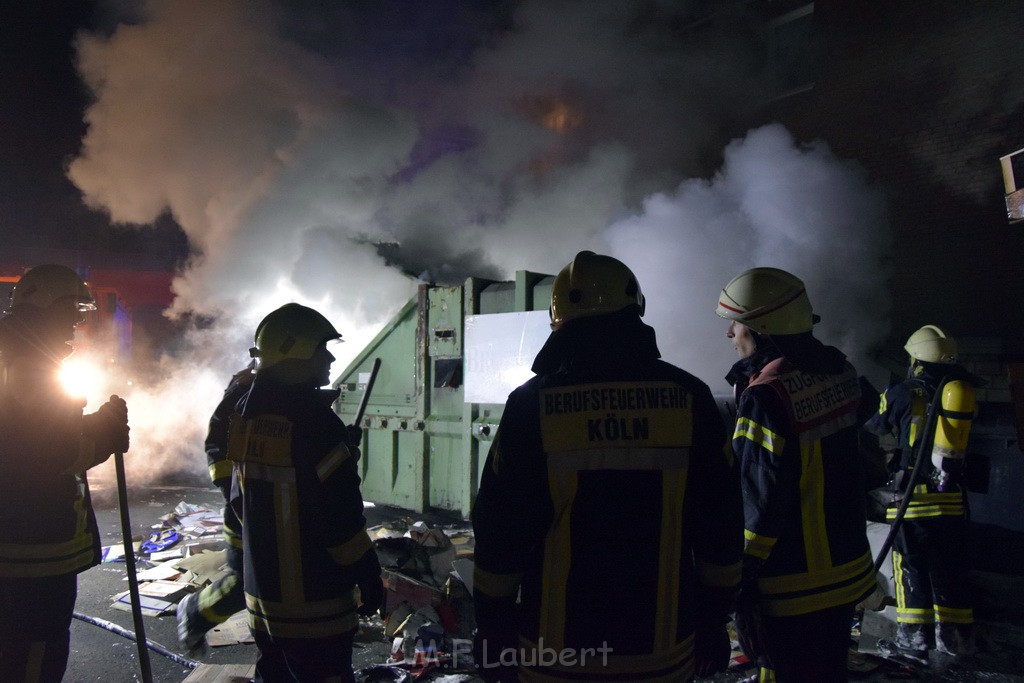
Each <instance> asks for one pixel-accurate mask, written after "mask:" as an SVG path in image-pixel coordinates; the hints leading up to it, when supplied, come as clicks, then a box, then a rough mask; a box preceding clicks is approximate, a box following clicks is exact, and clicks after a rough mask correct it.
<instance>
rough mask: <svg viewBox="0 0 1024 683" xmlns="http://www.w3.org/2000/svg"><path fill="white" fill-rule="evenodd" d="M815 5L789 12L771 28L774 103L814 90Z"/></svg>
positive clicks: (771, 24)
mask: <svg viewBox="0 0 1024 683" xmlns="http://www.w3.org/2000/svg"><path fill="white" fill-rule="evenodd" d="M813 46H814V4H813V3H810V4H807V5H804V6H803V7H800V8H799V9H795V10H793V11H792V12H788V13H786V14H784V15H782V16H780V17H778V18H776V19H774V20H772V21H771V22H769V24H768V60H769V66H770V76H771V81H772V94H771V98H772V99H779V98H782V97H789V96H790V95H795V94H797V93H800V92H804V91H807V90H810V89H811V88H813V87H814V59H813V58H814V49H813Z"/></svg>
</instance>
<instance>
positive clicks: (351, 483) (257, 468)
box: [228, 303, 384, 682]
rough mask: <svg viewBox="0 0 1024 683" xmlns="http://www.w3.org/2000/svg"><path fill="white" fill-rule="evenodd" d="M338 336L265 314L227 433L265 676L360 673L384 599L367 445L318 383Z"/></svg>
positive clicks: (310, 313) (259, 670)
mask: <svg viewBox="0 0 1024 683" xmlns="http://www.w3.org/2000/svg"><path fill="white" fill-rule="evenodd" d="M340 339H341V335H340V334H339V333H338V331H337V330H336V329H335V328H334V326H333V325H331V323H330V322H328V320H327V319H326V318H324V316H323V315H321V314H320V313H318V312H317V311H315V310H313V309H311V308H307V307H305V306H301V305H299V304H294V303H293V304H286V305H285V306H282V307H281V308H279V309H277V310H275V311H273V312H271V313H270V314H269V315H267V317H266V318H264V319H263V321H262V322H261V323H260V324H259V327H258V328H257V330H256V335H255V341H256V345H255V347H253V348H252V349H251V353H252V354H253V355H254V357H255V358H256V359H257V366H256V377H255V379H254V380H253V384H252V388H251V389H250V390H249V392H248V394H246V396H245V398H244V400H243V401H242V402H241V403H240V404H239V406H238V408H239V413H240V415H239V416H238V419H235V420H233V421H232V423H231V427H230V430H229V441H228V458H229V459H230V460H231V461H232V463H233V465H234V474H233V481H232V491H231V504H232V506H234V508H235V512H236V514H238V516H239V518H240V519H241V521H242V547H243V555H244V558H245V562H244V564H245V566H244V570H243V572H242V573H243V582H244V586H245V602H246V607H247V609H248V612H249V626H250V629H251V630H252V633H253V637H254V639H255V641H256V645H257V647H258V648H259V657H258V659H257V662H256V680H257V681H275V682H276V681H323V680H339V681H354V680H355V677H354V675H353V672H352V641H353V636H354V635H355V633H356V630H357V628H358V625H359V621H358V617H359V615H369V614H373V613H374V612H376V611H377V610H378V609H379V608H380V606H381V603H382V602H383V599H384V587H383V582H382V580H381V569H380V564H379V563H378V561H377V553H376V551H375V550H374V547H373V544H372V543H371V542H370V538H369V536H368V535H367V533H366V520H365V518H364V517H363V499H362V495H361V494H360V492H359V475H358V470H357V460H358V457H359V452H358V450H357V449H356V448H355V447H354V446H352V445H349V443H348V441H349V438H350V437H349V431H348V430H347V429H346V427H345V425H344V424H343V423H342V421H341V419H340V418H339V417H338V416H337V414H336V413H335V412H334V410H332V408H331V404H332V403H333V401H334V400H335V399H336V398H337V397H338V393H339V392H338V391H337V390H324V389H321V388H320V387H323V386H324V385H326V384H327V383H328V381H329V372H330V367H331V363H332V362H333V361H334V356H333V355H331V353H330V351H328V350H327V343H328V342H331V341H334V340H340ZM356 587H358V591H359V593H358V599H357V594H356V591H355V588H356Z"/></svg>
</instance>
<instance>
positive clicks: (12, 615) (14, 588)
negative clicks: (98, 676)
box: [0, 574, 78, 683]
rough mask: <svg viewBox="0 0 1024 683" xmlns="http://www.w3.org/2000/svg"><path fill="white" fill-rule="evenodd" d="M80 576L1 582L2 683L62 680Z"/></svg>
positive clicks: (49, 682) (62, 575)
mask: <svg viewBox="0 0 1024 683" xmlns="http://www.w3.org/2000/svg"><path fill="white" fill-rule="evenodd" d="M77 597H78V574H60V575H58V576H47V577H42V578H16V579H7V578H5V579H2V580H0V681H25V682H31V683H35V682H39V683H60V681H61V679H62V678H63V677H64V670H65V669H66V668H67V665H68V655H69V653H70V644H71V617H72V615H73V614H74V611H75V599H76V598H77Z"/></svg>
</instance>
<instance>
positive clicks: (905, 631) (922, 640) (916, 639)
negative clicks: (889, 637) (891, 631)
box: [896, 623, 934, 657]
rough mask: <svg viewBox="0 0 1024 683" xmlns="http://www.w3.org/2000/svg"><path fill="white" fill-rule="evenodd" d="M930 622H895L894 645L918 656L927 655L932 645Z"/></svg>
mask: <svg viewBox="0 0 1024 683" xmlns="http://www.w3.org/2000/svg"><path fill="white" fill-rule="evenodd" d="M933 631H934V630H933V628H932V625H931V624H903V623H901V624H897V625H896V647H898V648H899V649H901V650H903V651H905V652H908V653H913V654H916V655H918V656H922V657H927V656H928V650H930V649H931V648H932V647H933V641H932V637H933Z"/></svg>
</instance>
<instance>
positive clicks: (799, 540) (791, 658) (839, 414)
mask: <svg viewBox="0 0 1024 683" xmlns="http://www.w3.org/2000/svg"><path fill="white" fill-rule="evenodd" d="M717 313H718V315H719V316H721V317H723V318H725V319H727V320H729V321H730V322H729V326H730V330H732V331H733V334H737V331H738V332H739V334H744V335H745V334H748V333H750V332H752V333H753V335H756V336H755V337H754V338H755V339H756V340H757V349H759V351H757V353H754V351H753V350H751V351H750V353H751V355H748V356H747V357H746V358H741V360H740V361H739V362H738V363H737V365H736V366H734V370H735V372H736V373H737V374H738V375H740V376H743V377H744V378H745V379H744V381H745V382H746V383H747V385H746V389H745V390H743V392H742V394H740V396H739V398H738V403H737V407H736V411H737V413H736V425H735V431H734V432H733V449H734V451H735V453H736V457H737V460H738V461H739V469H740V478H741V481H742V486H743V503H744V510H745V519H746V521H745V527H746V529H745V532H744V533H745V537H746V546H745V548H744V553H743V578H742V584H741V588H740V595H739V598H738V602H737V612H736V628H737V632H738V635H739V639H740V644H741V645H742V646H743V649H744V651H745V652H746V653H747V655H748V656H750V657H751V659H754V660H756V661H758V663H759V664H760V666H761V671H760V677H761V680H777V681H799V682H801V683H803V682H806V681H816V682H821V683H827V682H830V681H844V682H845V681H846V680H847V672H846V657H847V650H848V647H849V642H850V622H851V619H852V617H853V613H854V608H855V606H856V604H857V603H858V602H859V601H860V600H862V599H863V598H865V597H866V596H867V595H869V594H870V593H871V592H872V591H873V589H874V587H875V573H874V570H873V566H872V558H871V552H870V548H869V546H868V540H867V533H866V518H865V496H864V483H863V481H864V472H863V459H862V458H861V457H860V455H859V453H858V450H857V431H858V428H859V425H861V424H862V423H863V421H864V420H866V419H867V418H868V416H867V415H863V414H862V412H861V411H860V409H861V390H860V386H861V383H860V381H859V379H858V377H857V373H856V371H855V370H854V368H853V366H851V365H850V363H848V362H847V361H846V357H845V356H844V355H843V354H842V353H841V352H840V351H839V350H838V349H836V348H834V347H830V346H825V345H824V344H822V343H821V342H820V341H818V340H817V339H816V338H815V337H814V335H813V333H812V327H813V325H814V323H815V322H816V321H817V316H815V315H814V314H813V313H812V310H811V303H810V300H809V299H808V297H807V292H806V289H805V288H804V284H803V282H802V281H801V280H800V279H799V278H797V277H795V276H794V275H792V274H791V273H788V272H786V271H783V270H779V269H776V268H752V269H750V270H747V271H744V272H743V273H741V274H739V275H738V276H736V277H735V278H733V279H732V281H730V282H729V284H727V285H726V286H725V289H723V290H722V293H721V296H720V298H719V302H718V308H717ZM741 326H742V327H741ZM735 345H736V344H735V340H734V346H735ZM741 355H742V352H741ZM741 366H742V367H741Z"/></svg>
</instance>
